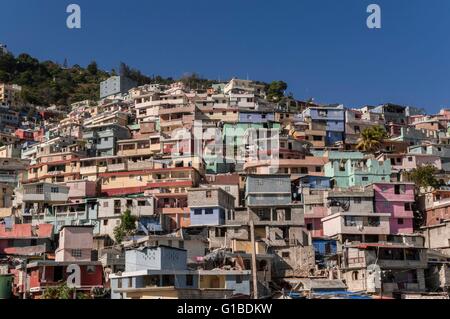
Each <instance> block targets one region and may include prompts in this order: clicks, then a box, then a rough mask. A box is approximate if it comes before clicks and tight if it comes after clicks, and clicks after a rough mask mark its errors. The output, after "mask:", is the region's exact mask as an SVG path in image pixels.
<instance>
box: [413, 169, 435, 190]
mask: <svg viewBox="0 0 450 319" xmlns="http://www.w3.org/2000/svg"><path fill="white" fill-rule="evenodd" d="M437 173H438V169H437V168H436V167H434V166H432V165H426V166H419V167H417V168H414V169H413V170H412V171H410V172H407V173H406V174H405V176H406V179H407V180H408V181H410V182H412V183H414V184H415V185H416V188H418V189H420V188H429V187H432V188H438V187H439V186H440V182H439V181H438V180H437V179H436V174H437Z"/></svg>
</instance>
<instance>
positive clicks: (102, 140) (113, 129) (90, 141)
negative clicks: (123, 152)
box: [83, 124, 131, 157]
mask: <svg viewBox="0 0 450 319" xmlns="http://www.w3.org/2000/svg"><path fill="white" fill-rule="evenodd" d="M130 137H131V134H130V131H129V130H128V128H126V127H123V126H120V125H118V124H104V125H94V126H88V127H86V129H85V131H84V134H83V139H85V140H87V145H86V147H87V149H88V155H89V156H90V157H102V156H113V155H116V154H117V150H118V144H117V142H118V141H120V140H126V139H129V138H130Z"/></svg>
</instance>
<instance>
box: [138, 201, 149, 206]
mask: <svg viewBox="0 0 450 319" xmlns="http://www.w3.org/2000/svg"><path fill="white" fill-rule="evenodd" d="M138 206H140V207H142V206H147V202H146V201H145V200H140V201H139V202H138Z"/></svg>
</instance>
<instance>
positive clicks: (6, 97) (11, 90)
mask: <svg viewBox="0 0 450 319" xmlns="http://www.w3.org/2000/svg"><path fill="white" fill-rule="evenodd" d="M21 91H22V87H21V86H19V85H15V84H6V83H0V106H1V107H11V108H15V107H18V106H21V105H20V104H21V99H20V92H21Z"/></svg>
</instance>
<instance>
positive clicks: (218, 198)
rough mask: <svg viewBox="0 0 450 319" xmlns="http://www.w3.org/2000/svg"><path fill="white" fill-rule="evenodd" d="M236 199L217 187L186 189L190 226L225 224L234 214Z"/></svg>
mask: <svg viewBox="0 0 450 319" xmlns="http://www.w3.org/2000/svg"><path fill="white" fill-rule="evenodd" d="M235 202H236V199H235V198H234V196H233V195H231V194H230V193H228V192H226V191H225V190H223V189H222V188H219V187H211V188H193V189H190V190H188V206H189V207H190V213H191V227H199V226H220V225H225V221H226V218H227V217H228V218H229V219H230V217H232V216H233V215H234V208H235V207H234V204H235Z"/></svg>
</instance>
